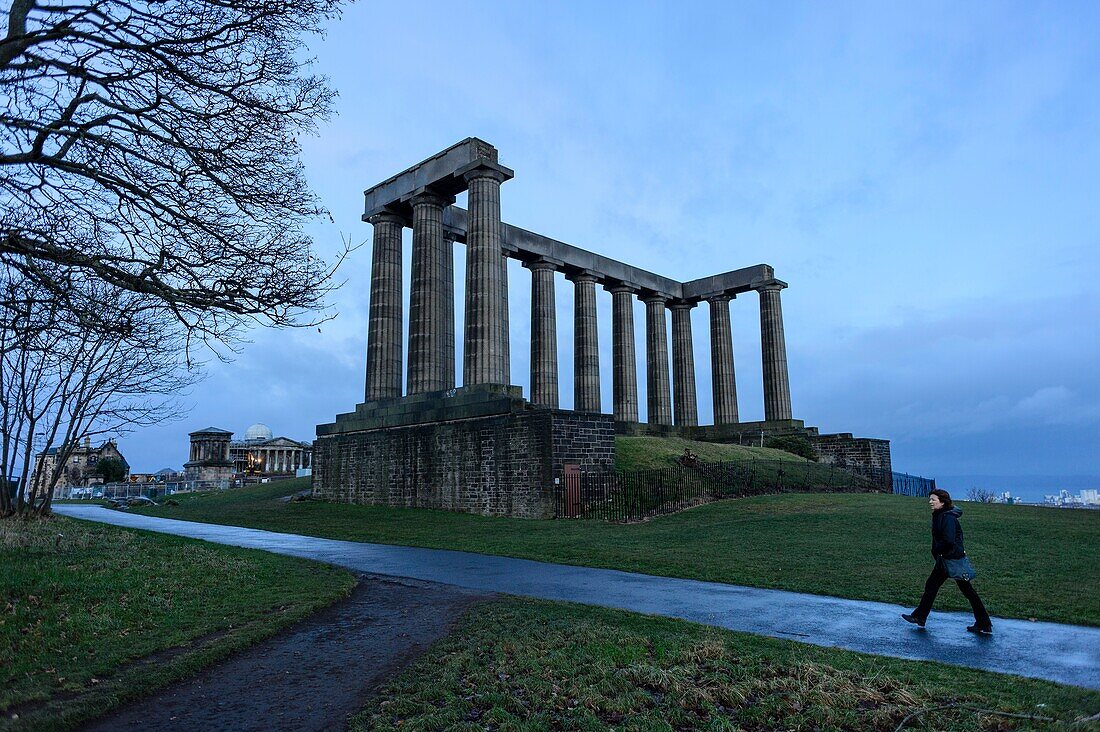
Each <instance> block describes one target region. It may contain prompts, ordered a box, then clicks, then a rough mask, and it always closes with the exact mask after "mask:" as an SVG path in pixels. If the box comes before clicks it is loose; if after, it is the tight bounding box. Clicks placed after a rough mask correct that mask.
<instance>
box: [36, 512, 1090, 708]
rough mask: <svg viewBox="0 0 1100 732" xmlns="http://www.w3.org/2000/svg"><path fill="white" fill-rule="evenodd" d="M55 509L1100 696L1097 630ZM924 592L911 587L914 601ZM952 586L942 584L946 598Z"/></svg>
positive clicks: (385, 572)
mask: <svg viewBox="0 0 1100 732" xmlns="http://www.w3.org/2000/svg"><path fill="white" fill-rule="evenodd" d="M54 510H55V511H56V512H57V513H60V514H64V515H66V516H72V517H74V518H84V519H90V520H94V521H103V522H106V523H111V524H116V525H119V526H129V527H133V528H139V529H147V530H150V531H160V532H164V533H170V534H176V535H179V536H188V537H192V538H196V539H205V540H207V541H212V542H217V543H220V544H231V545H234V546H243V547H251V548H254V549H266V550H268V551H272V552H276V553H279V554H288V555H291V556H297V557H305V558H307V559H316V560H319V561H322V562H328V563H330V564H337V565H340V566H344V567H349V568H351V569H355V570H358V571H362V572H370V573H373V574H381V575H389V576H395V577H408V578H413V579H419V580H425V581H430V582H440V583H444V584H451V585H457V586H459V587H464V588H467V589H472V590H477V591H481V592H503V593H509V594H513V595H523V596H527V597H539V598H545V599H549V600H566V601H570V602H580V603H585V604H589V605H601V606H605V607H614V608H621V609H623V610H632V611H634V612H641V613H649V614H653V615H664V616H668V617H673V618H681V619H683V620H690V621H693V622H697V623H705V624H707V625H713V626H717V627H721V628H729V629H731V630H739V631H745V632H748V633H756V634H758V635H767V636H772V637H775V638H784V639H787V640H797V641H802V642H804V643H813V644H815V645H819V646H831V647H837V648H847V649H850V650H854V651H861V652H863V653H874V654H878V655H883V656H894V657H897V658H908V659H916V660H924V661H942V662H943V663H949V664H954V665H957V666H968V667H972V668H980V669H986V670H989V671H997V672H1000V673H1009V674H1018V675H1020V676H1030V677H1033V678H1039V679H1047V680H1050V681H1058V682H1061V683H1064V684H1074V685H1077V686H1084V687H1088V688H1091V689H1100V628H1089V627H1081V626H1073V625H1061V624H1057V623H1031V622H1027V621H1026V620H1007V619H1001V618H996V617H994V619H993V624H994V629H995V635H994V636H992V637H978V636H975V635H972V634H970V633H967V632H966V626H967V625H969V624H971V623H972V622H973V618H972V617H971V616H970V615H969V614H965V613H940V612H933V614H932V616H931V617H930V618H929V621H928V629H927V630H920V629H918V628H917V627H916V626H913V625H909V624H908V623H906V622H904V621H903V620H902V619H901V618H900V614H901V613H903V612H909V611H910V610H911V609H912V608H911V607H909V606H901V605H890V604H887V603H880V602H867V601H862V600H843V599H839V598H833V597H824V596H820V595H805V594H799V593H795V592H784V591H781V590H762V589H757V588H752V587H741V586H738V585H726V584H720V583H716V582H700V581H696V580H684V579H673V578H669V577H653V576H650V575H643V574H634V573H631V572H620V571H617V570H611V569H593V568H589V567H571V566H566V565H560V564H547V563H544V562H534V561H530V560H526V559H511V558H508V557H497V556H488V555H483V554H471V553H468V552H456V551H446V550H441V549H420V548H416V547H405V546H388V545H383V544H367V543H360V542H352V541H338V540H335V539H319V538H315V537H309V536H299V535H296V534H280V533H276V532H271V531H261V530H259V529H246V528H240V527H236V526H219V525H215V524H202V523H196V522H191V521H178V520H174V519H162V518H154V517H150V516H139V515H135V514H127V513H124V512H121V511H114V510H110V509H106V508H102V507H100V506H76V505H61V506H56V507H55V509H54ZM920 589H921V588H919V587H915V588H913V592H914V595H913V599H914V600H916V599H917V596H918V594H919V591H920ZM954 589H955V588H953V587H944V588H943V590H942V592H952V591H954Z"/></svg>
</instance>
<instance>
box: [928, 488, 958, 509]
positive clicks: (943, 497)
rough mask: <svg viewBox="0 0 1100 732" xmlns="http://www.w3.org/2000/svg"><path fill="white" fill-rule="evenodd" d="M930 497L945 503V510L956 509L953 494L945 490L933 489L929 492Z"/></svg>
mask: <svg viewBox="0 0 1100 732" xmlns="http://www.w3.org/2000/svg"><path fill="white" fill-rule="evenodd" d="M928 495H930V496H936V497H937V498H939V499H940V501H942V502H943V507H944V508H954V507H955V504H954V503H953V502H952V501H951V494H950V493H948V492H947V491H945V490H944V489H943V488H933V489H932V490H930V491H928Z"/></svg>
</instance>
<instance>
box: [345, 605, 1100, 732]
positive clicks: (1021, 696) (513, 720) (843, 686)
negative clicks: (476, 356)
mask: <svg viewBox="0 0 1100 732" xmlns="http://www.w3.org/2000/svg"><path fill="white" fill-rule="evenodd" d="M946 704H956V705H965V706H973V707H976V708H978V709H983V710H992V711H998V712H1007V713H1010V714H1023V715H1041V716H1043V717H1047V718H1053V719H1057V720H1061V721H1073V720H1076V719H1080V718H1082V717H1087V716H1090V715H1093V714H1096V713H1097V712H1098V711H1100V693H1098V692H1094V691H1087V690H1084V689H1079V688H1075V687H1070V686H1062V685H1058V684H1052V683H1047V682H1043V681H1032V680H1028V679H1020V678H1017V677H1012V676H1004V675H1000V674H993V673H987V672H983V671H974V670H970V669H962V668H957V667H952V666H946V665H943V664H937V663H927V662H915V661H902V660H895V659H887V658H878V657H874V656H867V655H863V654H858V653H852V652H849V651H838V650H835V649H826V648H817V647H814V646H807V645H803V644H799V643H794V642H791V641H781V640H775V639H771V638H760V637H756V636H751V635H746V634H743V633H733V632H729V631H722V630H716V629H713V628H707V627H705V626H701V625H695V624H692V623H685V622H680V621H675V620H668V619H663V618H653V617H648V616H644V615H637V614H634V613H627V612H621V611H616V610H606V609H598V608H589V607H582V606H578V605H570V604H564V603H549V602H540V601H534V600H512V599H508V600H502V601H499V602H494V603H491V604H489V605H483V606H480V607H478V608H476V609H475V610H473V611H471V612H470V613H469V614H468V615H467V617H466V618H465V620H464V622H463V624H462V625H461V626H460V627H459V629H458V630H457V631H456V632H455V633H454V634H452V635H451V636H449V637H448V638H446V639H444V640H442V641H441V642H440V643H438V644H436V645H435V646H434V647H433V648H432V649H431V650H430V651H429V652H428V654H426V655H425V656H423V657H422V658H420V659H419V660H418V661H417V662H416V663H414V664H413V666H411V667H410V668H408V669H406V670H405V672H404V673H402V674H400V675H399V676H398V677H396V678H395V679H393V680H391V681H390V682H389V683H388V684H387V685H386V687H385V688H384V689H383V690H382V693H381V694H379V695H378V696H377V697H375V698H374V699H373V700H372V701H371V703H370V704H369V705H368V706H367V707H366V709H364V710H363V711H362V712H361V713H360V714H359V715H357V716H356V717H354V718H353V720H352V725H351V728H352V730H357V731H365V730H397V729H402V730H410V729H412V730H443V729H447V730H482V729H501V730H532V731H533V730H593V731H595V730H605V729H621V730H647V731H648V730H669V731H670V732H671V730H681V729H685V730H686V729H704V730H735V729H736V730H773V729H784V730H794V729H799V730H802V729H805V730H811V729H829V730H838V729H845V730H857V729H858V730H894V729H896V728H897V727H898V725H899V724H900V723H901V722H902V720H904V719H905V717H906V716H907V715H909V714H911V713H913V712H916V711H918V710H920V709H927V708H929V707H937V706H942V705H946ZM1040 705H1041V706H1040ZM909 726H910V727H911V728H913V729H922V728H923V729H936V730H992V729H997V730H1000V729H1015V728H1025V729H1026V728H1031V727H1032V726H1039V727H1041V728H1043V729H1049V728H1050V726H1049V725H1048V724H1046V723H1042V722H1029V721H1026V720H1020V719H1015V718H1011V717H1001V716H996V715H993V714H989V713H981V712H975V711H972V710H970V709H962V708H960V707H958V706H956V707H954V708H952V709H949V710H941V711H931V712H928V713H926V714H923V715H921V716H920V717H918V718H917V719H915V720H912V721H911V722H910V725H909ZM1063 728H1066V729H1096V724H1095V723H1093V724H1091V725H1089V724H1088V723H1085V724H1083V725H1079V726H1067V727H1063Z"/></svg>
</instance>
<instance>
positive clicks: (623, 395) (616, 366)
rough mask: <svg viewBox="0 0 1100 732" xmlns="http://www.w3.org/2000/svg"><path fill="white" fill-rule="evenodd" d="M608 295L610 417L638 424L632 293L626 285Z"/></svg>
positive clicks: (613, 286)
mask: <svg viewBox="0 0 1100 732" xmlns="http://www.w3.org/2000/svg"><path fill="white" fill-rule="evenodd" d="M606 289H607V291H608V292H610V293H611V360H612V369H613V373H612V377H613V381H612V394H613V397H614V402H615V403H614V406H613V410H612V411H613V413H614V415H615V420H616V421H618V422H637V421H638V356H637V352H636V351H635V348H634V293H635V292H637V289H636V288H634V287H632V286H630V285H626V284H619V285H612V286H610V287H607V288H606Z"/></svg>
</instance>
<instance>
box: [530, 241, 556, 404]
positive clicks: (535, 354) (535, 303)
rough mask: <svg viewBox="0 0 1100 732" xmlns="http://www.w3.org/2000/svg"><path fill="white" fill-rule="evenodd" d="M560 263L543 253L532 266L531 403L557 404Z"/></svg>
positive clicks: (531, 263)
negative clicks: (556, 279) (556, 293)
mask: <svg viewBox="0 0 1100 732" xmlns="http://www.w3.org/2000/svg"><path fill="white" fill-rule="evenodd" d="M558 264H559V263H556V262H555V261H553V260H550V259H547V258H545V257H540V258H539V259H536V260H534V261H532V262H524V264H523V266H524V267H526V268H528V269H529V270H531V403H532V404H534V405H535V406H537V407H549V408H551V409H557V408H558V323H557V303H556V299H555V296H554V273H555V272H556V271H557V268H558Z"/></svg>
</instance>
